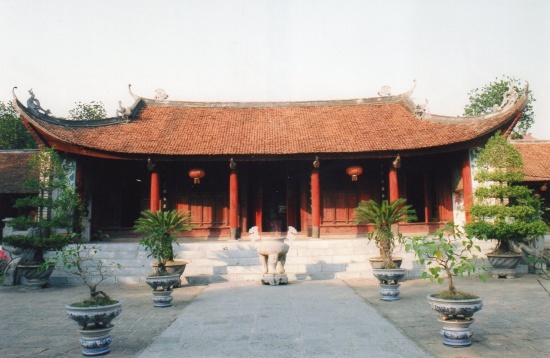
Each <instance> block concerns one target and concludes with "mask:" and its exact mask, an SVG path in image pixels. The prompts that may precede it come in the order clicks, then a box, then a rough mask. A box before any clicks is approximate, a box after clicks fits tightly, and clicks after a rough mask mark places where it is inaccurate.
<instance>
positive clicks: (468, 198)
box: [462, 151, 473, 222]
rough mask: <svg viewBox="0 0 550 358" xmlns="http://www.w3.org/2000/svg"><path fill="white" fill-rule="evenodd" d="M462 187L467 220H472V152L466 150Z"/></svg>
mask: <svg viewBox="0 0 550 358" xmlns="http://www.w3.org/2000/svg"><path fill="white" fill-rule="evenodd" d="M462 188H463V191H464V213H465V214H466V222H470V220H471V218H470V207H471V206H472V194H473V189H472V170H471V168H470V152H469V151H467V152H466V156H465V157H464V159H463V161H462Z"/></svg>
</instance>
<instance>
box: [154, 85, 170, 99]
mask: <svg viewBox="0 0 550 358" xmlns="http://www.w3.org/2000/svg"><path fill="white" fill-rule="evenodd" d="M154 98H155V100H157V101H166V100H167V99H168V93H166V91H165V90H163V89H162V88H157V89H156V90H155V97H154Z"/></svg>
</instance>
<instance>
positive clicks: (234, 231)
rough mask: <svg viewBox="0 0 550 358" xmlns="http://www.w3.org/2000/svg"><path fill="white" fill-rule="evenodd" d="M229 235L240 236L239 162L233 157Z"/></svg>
mask: <svg viewBox="0 0 550 358" xmlns="http://www.w3.org/2000/svg"><path fill="white" fill-rule="evenodd" d="M229 168H230V169H231V172H230V173H229V237H230V238H231V239H233V240H236V239H238V238H239V233H238V231H239V230H238V229H239V182H238V178H237V163H235V162H234V161H233V159H231V161H230V163H229Z"/></svg>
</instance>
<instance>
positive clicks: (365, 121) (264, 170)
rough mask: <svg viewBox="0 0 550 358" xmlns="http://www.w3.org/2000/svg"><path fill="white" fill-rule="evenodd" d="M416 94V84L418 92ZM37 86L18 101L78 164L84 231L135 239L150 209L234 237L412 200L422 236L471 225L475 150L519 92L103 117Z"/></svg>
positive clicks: (189, 108)
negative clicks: (435, 100)
mask: <svg viewBox="0 0 550 358" xmlns="http://www.w3.org/2000/svg"><path fill="white" fill-rule="evenodd" d="M413 89H414V88H413ZM30 93H31V98H29V99H28V101H27V105H26V106H25V105H24V104H23V103H21V102H20V101H19V100H18V98H17V97H16V95H15V91H14V106H15V107H16V109H17V111H18V112H19V113H20V115H21V117H22V119H23V122H24V124H25V126H26V127H27V129H28V130H29V131H30V133H31V134H32V135H33V137H34V138H35V140H36V141H37V142H38V143H39V146H49V147H52V146H53V147H55V149H56V150H57V151H59V152H60V153H61V154H62V155H63V157H64V158H65V160H68V161H72V162H74V163H75V164H76V175H75V185H76V186H77V188H78V190H79V192H80V193H81V196H82V199H83V202H84V204H85V206H86V208H87V218H86V222H87V223H88V224H87V225H88V228H89V230H91V231H92V232H94V231H97V230H102V231H103V232H107V233H111V235H115V236H118V237H125V236H131V235H133V231H132V230H133V225H134V221H135V220H136V219H137V218H138V217H139V215H140V211H142V210H144V209H151V210H153V211H154V210H159V209H178V210H183V211H190V212H191V216H192V220H193V225H194V226H195V230H193V231H192V232H190V233H186V235H190V236H196V237H201V238H209V239H238V238H239V237H241V235H243V236H244V235H246V234H245V233H247V231H248V229H250V228H251V227H253V226H258V228H259V231H260V232H264V233H265V232H278V231H286V228H287V227H288V226H293V227H295V228H296V229H297V230H298V231H299V232H300V234H302V235H304V236H306V235H307V236H308V237H313V238H320V237H328V236H331V235H338V234H348V235H349V234H361V235H360V236H363V234H364V233H365V232H367V231H368V230H369V225H365V224H356V223H355V222H354V214H353V212H354V209H355V208H356V207H357V204H358V203H359V201H361V200H368V199H373V200H375V201H378V202H379V201H380V200H384V199H387V200H390V201H393V200H395V199H396V198H399V197H402V198H406V199H407V201H408V204H410V205H412V206H413V208H414V209H415V210H416V213H417V216H418V221H417V222H412V223H401V224H400V230H401V232H403V233H428V232H431V231H434V230H435V229H437V228H439V227H441V226H442V225H443V224H444V223H445V222H447V221H455V222H458V223H463V222H465V221H467V220H468V215H467V214H466V213H467V208H468V206H469V205H470V203H471V194H472V178H471V171H470V156H471V153H470V152H471V149H472V148H476V147H479V146H481V145H483V144H484V143H485V142H486V140H487V139H488V138H489V137H490V136H492V135H493V134H494V133H495V132H496V131H502V132H503V133H509V132H510V131H511V130H512V129H513V127H514V126H515V124H516V122H517V121H518V119H519V118H520V116H521V114H522V111H523V109H524V107H525V104H526V101H527V97H526V95H525V93H527V92H526V91H525V92H524V94H523V95H521V96H519V98H513V99H507V100H505V102H504V103H503V104H502V105H501V106H496V107H495V108H494V112H493V113H490V114H487V115H483V116H478V117H448V116H440V115H434V114H431V113H429V111H428V109H427V107H426V105H425V104H424V105H418V104H415V103H414V102H413V101H412V100H411V93H412V90H411V91H409V92H407V93H403V94H399V95H392V94H391V93H390V90H389V88H383V89H382V90H381V91H380V92H379V96H377V97H374V98H362V99H351V100H332V101H308V102H276V103H272V102H270V103H257V102H254V103H242V102H238V103H223V102H216V103H211V102H210V103H205V102H183V101H171V100H168V96H167V95H166V93H165V92H164V91H162V90H157V92H156V93H155V95H154V98H143V97H140V96H137V95H136V94H134V93H132V91H131V89H130V94H131V95H132V97H133V98H134V100H135V101H134V103H133V105H132V106H131V107H128V108H123V107H120V109H119V111H118V116H117V117H115V118H109V119H104V120H93V121H70V120H65V119H61V118H57V117H54V116H53V115H52V114H51V113H50V112H49V111H46V110H44V109H42V107H41V106H40V103H39V102H38V100H37V99H36V98H35V97H34V94H32V92H30Z"/></svg>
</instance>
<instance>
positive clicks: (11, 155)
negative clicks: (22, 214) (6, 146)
mask: <svg viewBox="0 0 550 358" xmlns="http://www.w3.org/2000/svg"><path fill="white" fill-rule="evenodd" d="M36 153H37V151H36V150H9V151H7V150H6V151H4V150H0V194H25V193H32V190H29V189H28V188H26V187H25V186H24V185H23V181H24V180H25V178H26V170H27V165H28V164H29V161H30V160H31V158H32V156H33V155H35V154H36Z"/></svg>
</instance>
